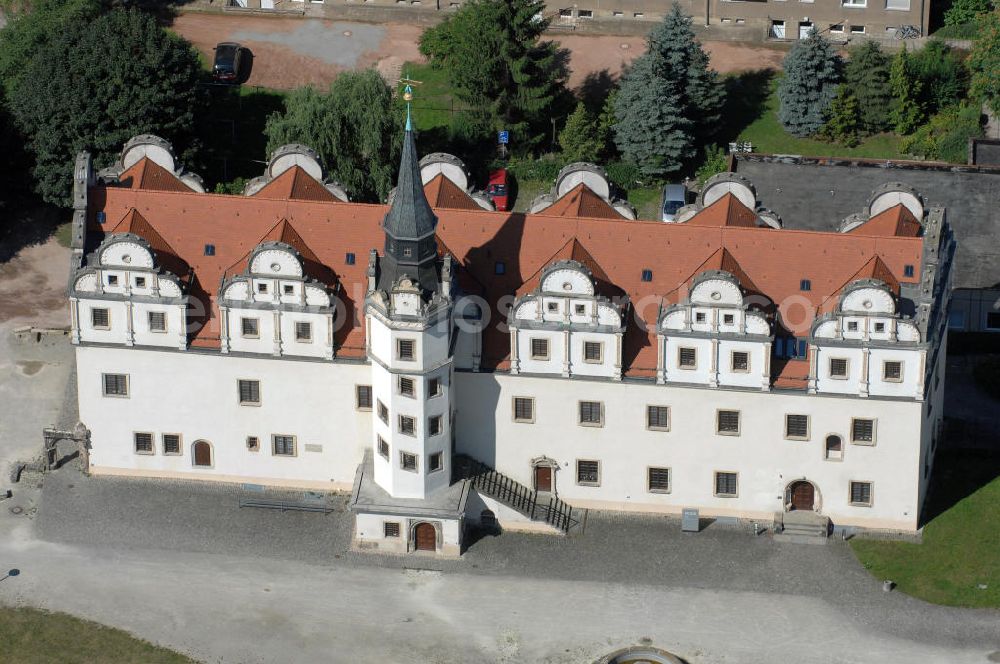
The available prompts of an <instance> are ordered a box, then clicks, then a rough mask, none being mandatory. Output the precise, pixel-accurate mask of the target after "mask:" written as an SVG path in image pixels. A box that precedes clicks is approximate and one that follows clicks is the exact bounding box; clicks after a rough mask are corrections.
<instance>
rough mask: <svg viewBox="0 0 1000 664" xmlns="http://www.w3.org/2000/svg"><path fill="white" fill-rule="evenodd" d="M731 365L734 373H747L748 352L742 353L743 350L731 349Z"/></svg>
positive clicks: (748, 368) (748, 363)
mask: <svg viewBox="0 0 1000 664" xmlns="http://www.w3.org/2000/svg"><path fill="white" fill-rule="evenodd" d="M732 367H733V371H734V372H736V373H749V371H750V353H744V352H743V351H733V357H732Z"/></svg>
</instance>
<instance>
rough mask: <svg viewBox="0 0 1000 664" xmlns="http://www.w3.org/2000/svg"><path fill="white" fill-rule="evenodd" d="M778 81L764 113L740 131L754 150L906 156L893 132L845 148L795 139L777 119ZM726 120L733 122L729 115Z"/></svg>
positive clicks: (894, 157) (865, 155)
mask: <svg viewBox="0 0 1000 664" xmlns="http://www.w3.org/2000/svg"><path fill="white" fill-rule="evenodd" d="M777 88H778V83H777V80H773V81H771V83H770V94H769V95H768V97H767V100H766V102H765V106H764V109H763V113H762V114H760V117H758V118H757V119H755V120H754V121H753V122H751V123H750V124H749V125H747V126H746V127H744V128H743V129H742V130H741V131H740V132H739V139H738V140H741V141H750V142H751V143H753V150H754V152H763V153H765V154H767V153H770V154H796V155H802V156H806V157H868V158H872V159H900V158H902V157H903V156H904V155H903V153H902V152H900V151H899V144H900V141H901V139H900V137H899V136H896V135H894V134H879V135H877V136H871V137H870V138H867V139H865V140H863V141H862V142H861V144H860V145H858V146H856V147H853V148H846V147H844V146H842V145H838V144H836V143H828V142H826V141H817V140H814V139H811V138H796V137H795V136H792V135H791V134H789V133H787V132H786V131H785V130H784V129H782V127H781V123H779V122H778V106H779V101H778V93H777ZM723 121H724V122H733V121H735V118H734V117H732V116H730V117H728V118H724V119H723Z"/></svg>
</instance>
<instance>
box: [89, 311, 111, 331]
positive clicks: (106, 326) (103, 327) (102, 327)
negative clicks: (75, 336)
mask: <svg viewBox="0 0 1000 664" xmlns="http://www.w3.org/2000/svg"><path fill="white" fill-rule="evenodd" d="M98 311H103V312H104V315H105V316H107V319H108V322H107V323H106V324H104V325H98V324H97V323H96V322H95V321H94V314H96V313H97V312H98ZM90 326H91V327H92V328H94V329H95V330H110V329H111V309H109V308H107V307H91V308H90Z"/></svg>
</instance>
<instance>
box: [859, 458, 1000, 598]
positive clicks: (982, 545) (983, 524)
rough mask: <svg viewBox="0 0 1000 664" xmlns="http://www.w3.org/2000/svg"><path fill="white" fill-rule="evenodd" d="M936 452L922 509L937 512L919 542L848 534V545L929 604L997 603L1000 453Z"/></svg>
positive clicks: (999, 587) (999, 583) (868, 565)
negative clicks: (928, 495)
mask: <svg viewBox="0 0 1000 664" xmlns="http://www.w3.org/2000/svg"><path fill="white" fill-rule="evenodd" d="M939 457H940V458H939V459H938V460H937V462H936V465H935V469H934V473H935V477H934V478H933V483H932V488H933V489H934V490H935V494H932V496H931V502H930V504H929V505H928V508H927V509H928V510H929V511H930V512H931V514H934V513H936V512H938V511H940V510H943V511H941V512H940V514H938V515H937V516H936V517H935V518H934V519H933V520H931V521H930V523H928V524H927V525H926V527H925V528H924V535H923V543H922V544H911V543H907V542H882V541H874V540H863V539H853V540H851V548H853V549H854V553H855V555H856V556H857V557H858V560H859V561H860V562H861V563H862V564H863V565H864V566H865V567H866V568H867V569H868V570H869V571H870V572H871V573H872V574H873V575H874V576H875V578H876V579H891V580H892V581H894V582H895V583H896V584H897V587H898V588H899V590H901V591H903V592H905V593H907V594H910V595H913V596H915V597H919V598H921V599H924V600H927V601H928V602H933V603H935V604H946V605H950V606H973V607H994V608H1000V477H998V476H997V475H998V473H1000V458H998V457H996V456H992V457H991V456H988V455H983V454H979V455H975V454H973V453H970V452H966V453H965V454H956V453H952V454H951V455H946V454H944V453H943V452H941V453H939ZM976 487H981V488H978V489H976ZM974 489H976V490H974ZM969 491H972V493H970V494H969V495H967V496H965V497H964V498H963V497H961V496H962V495H963V494H965V493H968V492H969ZM980 584H985V585H986V588H985V589H981V588H979V587H978V586H979V585H980Z"/></svg>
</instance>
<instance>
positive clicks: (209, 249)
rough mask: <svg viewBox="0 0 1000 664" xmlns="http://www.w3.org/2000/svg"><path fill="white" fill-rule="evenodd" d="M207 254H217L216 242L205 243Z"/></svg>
mask: <svg viewBox="0 0 1000 664" xmlns="http://www.w3.org/2000/svg"><path fill="white" fill-rule="evenodd" d="M205 255H206V256H214V255H215V245H214V244H206V245H205Z"/></svg>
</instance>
